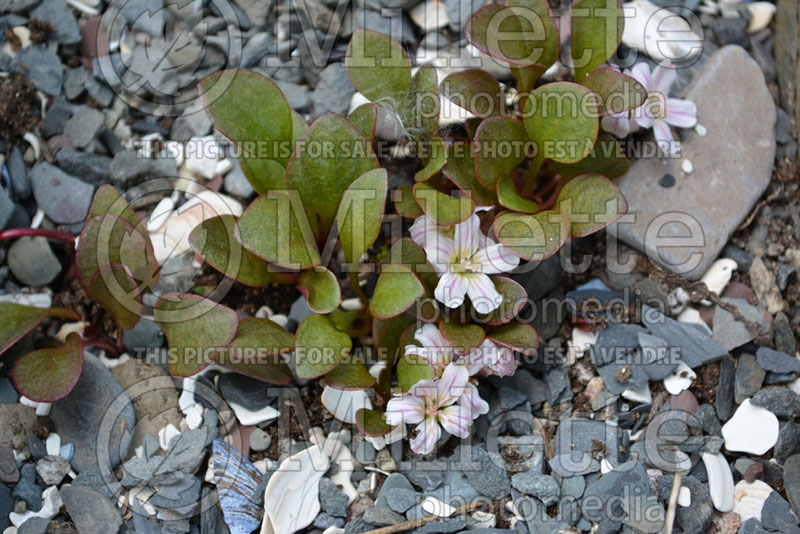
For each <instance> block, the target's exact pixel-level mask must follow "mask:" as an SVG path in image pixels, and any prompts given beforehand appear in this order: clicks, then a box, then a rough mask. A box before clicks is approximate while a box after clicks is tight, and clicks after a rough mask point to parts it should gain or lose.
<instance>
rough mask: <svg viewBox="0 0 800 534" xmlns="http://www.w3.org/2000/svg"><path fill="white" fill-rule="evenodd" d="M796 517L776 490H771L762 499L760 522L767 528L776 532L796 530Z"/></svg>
mask: <svg viewBox="0 0 800 534" xmlns="http://www.w3.org/2000/svg"><path fill="white" fill-rule="evenodd" d="M797 523H798V519H797V517H796V516H795V515H794V514H793V513H792V510H791V508H789V503H788V502H786V501H784V500H783V499H782V498H781V496H780V495H778V492H776V491H773V492H772V493H770V494H769V497H767V500H765V501H764V507H763V508H762V509H761V524H762V525H764V528H766V529H767V530H772V531H776V532H787V533H792V532H798V528H797Z"/></svg>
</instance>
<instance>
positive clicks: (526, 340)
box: [487, 323, 539, 355]
mask: <svg viewBox="0 0 800 534" xmlns="http://www.w3.org/2000/svg"><path fill="white" fill-rule="evenodd" d="M487 337H488V338H489V339H491V340H492V341H494V342H495V343H497V344H499V345H502V346H504V347H508V348H510V349H512V350H515V351H517V352H520V353H522V354H526V355H534V354H536V348H537V347H538V346H539V336H538V334H537V333H536V330H535V329H534V328H533V327H532V326H531V325H529V324H526V323H509V324H506V325H503V326H501V327H500V328H497V329H495V330H493V331H492V332H489V333H488V334H487Z"/></svg>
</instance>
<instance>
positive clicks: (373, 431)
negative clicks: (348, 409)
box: [356, 408, 392, 438]
mask: <svg viewBox="0 0 800 534" xmlns="http://www.w3.org/2000/svg"><path fill="white" fill-rule="evenodd" d="M356 426H357V427H358V429H359V430H360V431H361V432H363V433H364V434H365V435H367V436H369V437H371V438H377V437H379V436H385V435H386V434H388V433H389V432H391V431H392V427H391V426H390V425H387V424H386V421H385V420H384V419H383V414H382V413H381V412H379V411H377V410H370V409H369V408H361V409H359V410H358V411H357V412H356Z"/></svg>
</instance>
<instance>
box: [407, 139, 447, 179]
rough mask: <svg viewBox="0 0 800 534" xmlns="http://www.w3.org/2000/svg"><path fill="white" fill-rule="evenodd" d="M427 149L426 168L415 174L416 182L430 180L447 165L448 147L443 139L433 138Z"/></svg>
mask: <svg viewBox="0 0 800 534" xmlns="http://www.w3.org/2000/svg"><path fill="white" fill-rule="evenodd" d="M425 148H426V149H427V153H426V155H427V162H426V163H425V167H423V168H422V169H420V170H419V171H417V172H416V173H415V174H414V180H415V181H417V182H426V181H428V180H430V179H431V178H432V177H433V176H434V175H435V174H436V173H438V172H439V171H440V170H442V167H444V164H445V163H447V145H445V143H444V140H443V139H442V138H441V137H438V136H437V137H433V138H432V139H431V140H430V142H429V143H428V145H427V146H426V147H425Z"/></svg>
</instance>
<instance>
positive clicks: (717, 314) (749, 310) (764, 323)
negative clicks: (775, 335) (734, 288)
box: [713, 298, 770, 350]
mask: <svg viewBox="0 0 800 534" xmlns="http://www.w3.org/2000/svg"><path fill="white" fill-rule="evenodd" d="M722 301H723V302H726V303H728V304H732V305H733V306H735V307H736V308H737V309H738V310H739V313H741V314H742V316H743V317H744V318H745V319H747V320H748V321H750V322H753V323H757V324H758V325H759V327H760V332H761V333H762V334H766V333H767V332H769V329H770V326H769V320H768V318H767V316H766V315H765V312H763V311H761V310H760V309H759V308H756V307H755V306H753V305H752V304H750V303H748V302H747V301H746V300H744V299H733V298H723V299H722ZM713 330H714V339H715V340H717V341H718V342H719V344H720V345H722V346H723V347H725V349H727V350H733V349H735V348H736V347H740V346H742V345H744V344H745V343H747V342H749V341H751V340H752V339H753V337H754V336H753V333H752V332H750V331H749V330H748V329H747V326H746V325H745V324H744V323H742V322H741V321H739V320H738V319H736V318H735V317H734V316H733V314H732V313H730V312H728V311H727V310H724V309H722V308H720V307H719V306H718V307H717V308H716V310H715V311H714V320H713Z"/></svg>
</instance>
